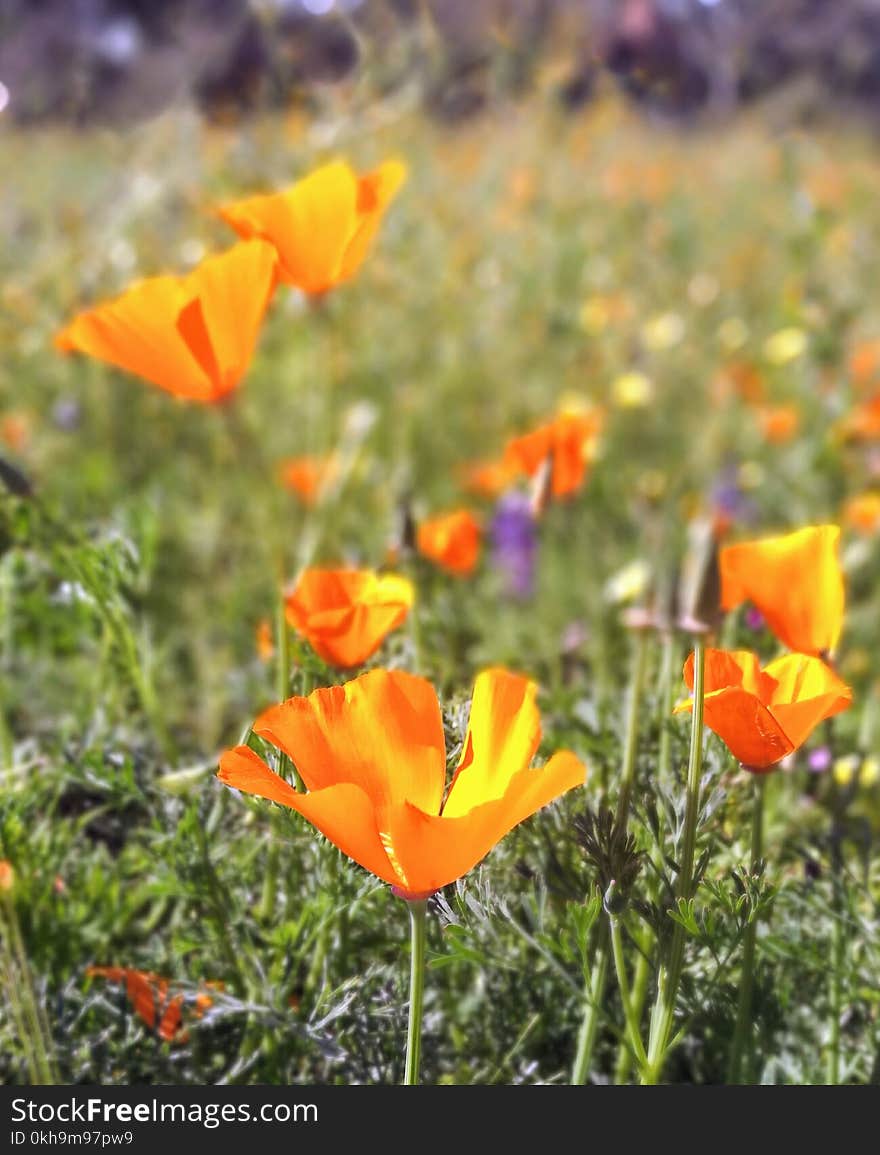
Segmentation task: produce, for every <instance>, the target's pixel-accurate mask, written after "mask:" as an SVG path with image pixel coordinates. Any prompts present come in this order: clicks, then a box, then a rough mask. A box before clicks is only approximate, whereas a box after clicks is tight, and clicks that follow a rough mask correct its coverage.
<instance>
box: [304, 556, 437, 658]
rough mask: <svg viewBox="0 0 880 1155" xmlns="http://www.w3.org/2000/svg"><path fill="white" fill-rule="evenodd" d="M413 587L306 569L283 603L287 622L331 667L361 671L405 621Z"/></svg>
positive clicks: (353, 572)
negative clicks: (366, 662)
mask: <svg viewBox="0 0 880 1155" xmlns="http://www.w3.org/2000/svg"><path fill="white" fill-rule="evenodd" d="M414 599H415V590H414V588H413V585H412V582H410V581H408V580H407V578H404V577H398V576H397V574H378V573H375V572H374V571H373V570H359V569H336V570H333V569H307V570H304V571H303V573H302V575H301V577H300V578H299V581H298V582H297V583H296V588H295V589H294V590H293V592H292V593H290V594H288V596H287V598H286V599H285V609H286V614H287V620H288V622H289V623H290V625H291V626H292V627H293V629H295V630H296V632H297V633H298V634H301V635H302V637H304V638H305V639H306V640H307V641H308V643H309V645H310V646H311V647H312V649H313V650H314V651H315V653H316V654H317V655H318V657H320V658H322V659H323V660H324V661H325V662H326V663H327V664H328V665H330V666H341V667H342V668H343V669H348V668H350V667H351V666H360V665H363V663H364V662H365V661H366V660H367V658H369V657H370V655H371V654H374V653H375V652H376V650H378V648H379V646H381V644H382V642H383V641H384V640H385V638H386V637H387V636H388V634H390V633H391V631H392V630H396V629H397V627H398V626H399V625H400V624H401V623H402V622H403V621H404V620H405V619H406V615H407V614H408V613H409V610H410V608H411V606H412V604H413V601H414Z"/></svg>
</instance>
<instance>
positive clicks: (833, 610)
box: [719, 525, 845, 654]
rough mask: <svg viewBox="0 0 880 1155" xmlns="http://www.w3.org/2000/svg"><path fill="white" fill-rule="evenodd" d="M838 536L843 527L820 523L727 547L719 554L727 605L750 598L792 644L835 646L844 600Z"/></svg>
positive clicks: (806, 648) (814, 650)
mask: <svg viewBox="0 0 880 1155" xmlns="http://www.w3.org/2000/svg"><path fill="white" fill-rule="evenodd" d="M839 540H840V528H839V526H836V525H820V526H807V527H806V528H805V529H801V530H797V531H796V532H795V533H790V534H786V535H784V536H782V537H773V538H765V539H762V540H759V541H752V542H741V543H739V544H738V545H731V546H726V547H725V548H724V549H722V550H721V552H720V555H719V565H720V568H721V602H722V605H723V607H724V609H726V610H731V609H734V608H735V607H736V606H738V605H739V604H740V603H741V602H743V601H746V600H747V599H748V600H751V601H752V602H754V604H755V605H756V606H757V608H758V609H759V610H760V611H761V613H762V614H763V615H764V617H765V619H766V621H767V625H768V627H769V628H770V629H771V630H772V632H773V633H774V634H775V635H776V636H777V637H778V638H779V640H780V641H781V642H782V643H783V644H784V645H786V646H788V647H789V649H791V650H795V651H798V652H800V653H805V654H820V653H823V652H824V651H828V650H833V649H834V647H835V646H836V645H837V642H838V639H839V638H840V632H841V629H842V627H843V613H844V604H845V592H844V584H843V574H842V571H841V568H840V562H839V560H838V556H837V552H838V542H839Z"/></svg>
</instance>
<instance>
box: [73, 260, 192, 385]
mask: <svg viewBox="0 0 880 1155" xmlns="http://www.w3.org/2000/svg"><path fill="white" fill-rule="evenodd" d="M187 303H188V299H187V295H186V293H185V291H184V290H183V288H182V286H181V283H180V279H179V278H178V277H152V278H150V279H149V280H146V281H140V282H139V283H137V284H135V285H133V286H132V287H131V288H130V289H128V290H127V291H126V292H125V293H123V294H122V295H121V296H120V297H117V298H116V299H115V300H113V301H108V302H106V303H105V304H101V305H97V306H95V308H93V309H90V310H87V311H86V312H83V313H80V314H79V316H78V317H75V318H74V320H73V321H72V322H71V323H70V324H69V325H68V326H67V327H66V328H65V329H63V330H62V331H61V332H60V333H59V334H58V335H57V336H56V338H55V346H56V348H58V349H61V350H62V351H64V352H69V351H71V350H76V351H78V352H80V353H86V354H88V356H90V357H95V358H96V359H97V360H99V361H105V362H107V363H108V364H110V365H113V366H115V367H116V368H117V369H122V370H124V371H125V372H127V373H133V374H135V376H137V377H142V378H143V379H144V380H145V381H148V382H149V383H150V384H151V385H157V386H158V387H159V388H160V389H165V390H167V391H168V392H169V393H174V394H176V395H177V396H178V397H185V398H188V399H189V400H193V401H208V400H211V398H212V396H213V393H214V384H213V382H212V380H211V379H210V377H209V376H208V375H207V373H206V372H205V370H204V368H203V367H202V365H201V364H199V361H198V360H197V359H196V358H194V357H193V355H192V352H191V351H190V349H189V346H188V345H187V343H186V340H185V339H184V337H183V335H182V334H181V333H180V332H179V330H178V328H177V318H178V316H179V314H180V312H181V310H182V309H183V308H184V307H185V306H186V304H187Z"/></svg>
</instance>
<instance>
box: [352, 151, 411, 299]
mask: <svg viewBox="0 0 880 1155" xmlns="http://www.w3.org/2000/svg"><path fill="white" fill-rule="evenodd" d="M405 180H406V165H404V164H403V163H402V162H401V161H399V160H389V161H385V163H384V164H381V165H380V166H379V168H378V169H376V171H375V172H372V173H367V174H366V175H365V176H362V177H361V178H360V179H359V180H358V199H357V211H358V225H357V228H356V229H355V231H354V234H353V235H352V237H351V240H350V241H349V242H348V244H347V245H346V248H345V252H344V254H343V257H342V263H341V265H340V268H339V275H338V278H337V279H338V281H340V282H342V281H348V280H350V279H351V278H352V277H353V276H354V275H355V273H356V272H357V271H358V269H359V268H360V267H361V265H362V264H363V261H364V258H365V257H366V256H367V254H368V253H369V251H370V247H371V245H372V243H373V241H374V240H375V237H376V233H377V232H378V231H379V226H380V225H381V223H382V218H383V216H384V215H385V211H386V209H387V208H388V206H389V205H390V204H391V201H392V200H393V199H394V197H395V196H396V195H397V192H398V190H399V189H400V187H401V185H402V184H403V182H404V181H405Z"/></svg>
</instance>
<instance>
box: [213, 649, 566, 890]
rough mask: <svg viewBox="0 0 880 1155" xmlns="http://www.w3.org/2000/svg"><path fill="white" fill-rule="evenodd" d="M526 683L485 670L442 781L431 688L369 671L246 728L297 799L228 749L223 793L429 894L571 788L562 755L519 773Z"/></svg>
mask: <svg viewBox="0 0 880 1155" xmlns="http://www.w3.org/2000/svg"><path fill="white" fill-rule="evenodd" d="M536 694H537V686H536V685H535V683H534V682H531V681H529V680H528V679H527V678H524V677H521V676H519V675H517V674H512V673H510V672H509V671H507V670H501V669H492V670H486V671H484V672H483V673H481V674H480V675H478V677H477V680H476V684H475V686H474V695H473V701H472V703H471V710H470V722H469V726H468V732H467V736H466V739H465V742H464V746H463V748H462V755H461V759H460V761H459V764H458V768H457V770H456V772H455V776H454V778H453V780H452V785H451V786H450V787H449V790H448V792H447V790H446V749H445V742H444V736H443V721H442V718H441V715H440V706H439V703H438V701H437V697H436V694H435V693H434V689H433V687H432V686H431V684H430V682H427V681H426V680H425V679H424V678H417V677H414V676H413V675H412V674H405V673H403V672H401V671H397V670H371V671H370V672H369V673H367V674H363V675H362V676H361V677H359V678H356V679H355V680H354V681H351V682H348V683H346V684H345V685H344V686H333V687H331V688H330V689H325V690H315V692H314V693H313V694H311V695H310V696H309V697H308V698H290V699H289V700H288V701H286V702H283V703H281V704H280V705H277V706H272V707H271V708H270V709H269V710H267V711H265V713H263V714H262V715H261V716H260V718H258V719H257V721H256V723H255V725H254V732H255V733H256V734H259V735H260V737H262V738H265V739H266V740H267V741H269V742H271V743H273V745H275V746H277V747H278V748H279V749H281V750H283V751H284V753H285V754H287V755H288V757H289V758H290V759H291V761H292V762H293V764H294V765H295V766H296V768H297V770H298V771H299V774H300V776H301V778H302V780H303V782H304V783H305V785H306V787H307V789H308V793H297V791H295V790H294V789H293V787H292V786H290V785H289V784H288V783H287V782H286V781H285V780H284V779H283V778H281V777H279V775H277V774H275V773H273V771H271V770H270V769H269V767H268V766H267V765H266V763H265V762H263V761H262V759H261V758H259V757H258V756H257V754H255V753H254V751H253V750H251V749H250V748H249V747H247V746H238V747H236V748H235V749H234V750H229V751H227V752H226V753H225V754H224V755H223V757H222V758H221V760H220V771H219V775H218V777H219V778H220V780H221V781H222V782H225V783H226V784H227V785H228V786H233V787H235V788H236V789H237V790H243V791H244V792H245V793H247V794H256V795H258V796H259V797H261V798H268V799H269V800H270V801H272V802H277V803H278V804H279V805H281V806H288V807H290V808H291V809H293V810H297V811H298V812H299V813H300V814H302V815H303V816H304V817H305V818H307V819H308V820H309V822H311V823H312V825H314V826H316V827H317V828H318V830H320V831H321V833H322V834H324V835H325V836H326V837H327V838H329V839H330V841H331V842H333V843H335V845H336V846H338V847H339V849H340V850H341V851H342V853H343V854H346V855H348V857H349V858H353V859H354V860H355V862H358V863H359V864H360V865H361V866H362V867H364V869H365V870H368V871H370V872H371V873H372V874H374V875H376V877H377V878H381V879H383V880H384V881H385V882H388V883H390V884H391V885H392V886H393V887H394V888H395V889H396V891H397V892H398V893H400V894H402V895H403V896H404V897H408V898H417V897H424V896H427V895H429V894H433V893H434V892H435V891H436V890H439V889H440V887H443V886H446V885H448V884H449V883H450V882H454V881H455V879H457V878H460V877H461V876H462V875H463V874H466V873H467V871H469V870H471V869H472V868H473V867H474V866H476V864H477V863H478V862H480V861H481V860H482V859H483V858H484V857H485V856H486V855H487V854H488V853H489V851H490V850H491V849H492V847H493V846H495V844H496V843H497V842H498V841H500V839H501V838H503V837H504V835H505V834H507V832H508V831H509V830H512V829H513V827H514V826H517V825H518V824H519V823H520V822H522V821H523V820H524V819H526V818H528V817H529V816H530V815H531V814H534V813H535V811H536V810H539V809H540V808H541V807H542V806H546V805H547V804H548V803H549V802H552V801H553V800H554V799H556V798H558V797H559V795H561V794H563V793H565V792H566V791H567V790H571V789H572V788H573V787H575V786H579V785H581V784H582V783H583V782H584V781H585V779H586V770H585V768H584V766H583V764H582V763H581V762H579V761H578V759H577V758H576V757H575V756H574V754H572V753H570V752H569V751H560V752H558V753H556V754H554V755H553V757H552V758H551V759H550V760H549V762H548V763H547V764H546V765H545V766H544V767H542V768H541V769H529V765H530V763H531V761H532V758H533V757H534V755H535V752H536V751H537V749H538V744H539V742H540V740H541V720H540V715H539V713H538V709H537V706H536V704H535V697H536Z"/></svg>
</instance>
